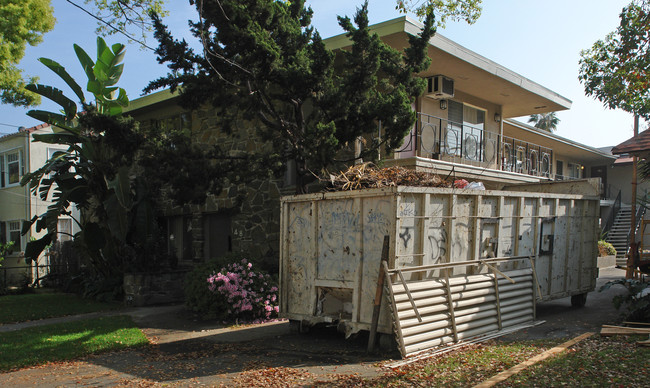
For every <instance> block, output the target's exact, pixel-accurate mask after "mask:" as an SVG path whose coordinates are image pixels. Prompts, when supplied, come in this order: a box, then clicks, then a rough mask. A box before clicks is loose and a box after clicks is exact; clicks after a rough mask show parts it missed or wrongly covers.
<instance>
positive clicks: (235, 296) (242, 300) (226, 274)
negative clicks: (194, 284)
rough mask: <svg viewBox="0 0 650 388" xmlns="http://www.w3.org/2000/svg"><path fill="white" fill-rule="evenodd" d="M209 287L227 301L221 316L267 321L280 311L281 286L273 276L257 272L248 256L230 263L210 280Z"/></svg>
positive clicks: (233, 318) (210, 277)
mask: <svg viewBox="0 0 650 388" xmlns="http://www.w3.org/2000/svg"><path fill="white" fill-rule="evenodd" d="M207 283H208V285H207V288H208V290H210V292H212V293H214V294H215V295H217V296H218V297H220V298H223V299H224V300H225V305H226V307H227V309H226V310H225V311H222V314H220V315H221V317H220V318H223V319H227V320H236V321H247V322H250V321H265V320H269V319H272V318H275V317H276V316H277V313H278V309H279V307H278V287H277V286H275V285H274V284H272V281H271V276H270V275H268V274H264V273H259V272H258V273H256V272H254V271H253V264H251V263H249V262H248V261H247V260H246V259H242V260H241V262H239V263H232V264H228V266H226V268H222V269H221V271H220V272H219V273H213V274H212V275H211V276H209V277H208V279H207Z"/></svg>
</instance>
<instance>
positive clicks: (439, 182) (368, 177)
mask: <svg viewBox="0 0 650 388" xmlns="http://www.w3.org/2000/svg"><path fill="white" fill-rule="evenodd" d="M321 181H323V182H325V181H327V183H328V184H329V187H328V189H329V190H331V191H348V190H360V189H371V188H373V189H375V188H381V187H391V186H426V187H451V183H450V182H448V181H446V180H444V179H442V178H440V176H438V175H435V174H432V173H428V172H423V171H415V170H410V169H406V168H404V167H386V168H377V167H376V166H374V165H373V164H372V163H364V164H359V165H356V166H351V167H350V168H348V169H347V171H341V172H340V173H339V174H338V175H333V174H329V179H326V178H325V179H323V178H321Z"/></svg>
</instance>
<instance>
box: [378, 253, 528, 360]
mask: <svg viewBox="0 0 650 388" xmlns="http://www.w3.org/2000/svg"><path fill="white" fill-rule="evenodd" d="M459 264H460V263H459ZM451 266H453V265H450V266H449V267H451ZM437 267H438V268H440V266H437ZM490 267H491V268H492V269H493V271H492V272H491V273H488V274H479V275H463V276H453V277H444V275H443V277H442V278H430V279H425V280H411V281H404V274H403V273H402V272H403V271H401V270H389V269H387V272H386V273H387V280H388V282H387V288H388V296H389V299H390V302H391V307H392V310H393V318H394V321H393V324H394V330H395V334H396V337H397V342H398V344H399V348H400V352H401V354H402V357H408V356H412V355H414V354H416V353H419V352H422V351H426V350H428V349H431V348H433V347H436V346H439V345H444V344H447V343H451V342H458V341H460V340H463V339H468V338H470V337H475V336H478V335H482V334H486V333H491V332H497V331H499V330H502V329H508V328H510V327H513V326H516V325H520V324H523V323H532V321H533V320H534V318H535V286H536V284H535V281H534V273H533V270H532V269H531V268H525V269H519V270H512V271H507V272H501V271H499V270H498V269H496V268H495V267H492V266H490ZM430 270H431V267H430V266H429V267H422V269H418V268H409V269H408V271H404V272H411V273H413V272H418V271H430ZM444 272H445V270H444V269H443V270H442V271H441V273H442V274H444ZM391 278H393V279H391Z"/></svg>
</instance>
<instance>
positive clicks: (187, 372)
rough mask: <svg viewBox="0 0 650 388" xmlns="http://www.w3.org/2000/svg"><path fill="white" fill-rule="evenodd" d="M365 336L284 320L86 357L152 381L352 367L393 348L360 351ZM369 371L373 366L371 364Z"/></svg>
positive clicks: (387, 355)
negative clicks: (298, 330) (304, 330)
mask: <svg viewBox="0 0 650 388" xmlns="http://www.w3.org/2000/svg"><path fill="white" fill-rule="evenodd" d="M366 346H367V337H366V336H363V335H360V336H358V337H357V338H353V339H349V340H346V339H345V338H344V336H343V335H342V334H340V333H337V332H336V330H334V329H328V328H323V329H319V330H314V331H312V332H310V333H308V334H292V333H289V330H288V322H286V323H280V324H276V325H265V326H254V327H247V328H242V329H237V330H233V331H229V332H225V333H220V334H216V335H211V336H206V337H201V338H200V339H198V338H197V339H189V340H180V341H175V342H168V343H164V344H161V345H152V346H150V347H147V348H145V349H142V350H140V351H134V352H126V353H120V354H106V355H102V356H98V357H93V358H92V359H91V360H89V361H90V362H92V363H94V364H96V365H101V366H103V367H105V368H109V369H111V370H114V371H118V372H121V373H126V374H129V375H131V376H135V377H137V378H141V379H147V380H151V381H155V382H160V383H164V382H170V381H176V380H186V379H194V378H200V377H206V376H214V378H216V379H218V378H219V376H221V377H224V376H223V375H226V374H231V373H241V372H245V371H253V370H261V369H266V368H279V367H286V368H312V367H316V368H315V369H320V367H323V368H325V367H337V368H343V369H344V368H346V367H353V366H354V365H357V364H360V363H367V364H373V363H375V362H378V361H384V360H386V359H389V358H390V357H399V354H398V353H396V352H395V353H391V352H387V353H383V354H368V353H366ZM372 369H373V370H374V368H372Z"/></svg>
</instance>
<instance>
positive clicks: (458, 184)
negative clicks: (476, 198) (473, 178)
mask: <svg viewBox="0 0 650 388" xmlns="http://www.w3.org/2000/svg"><path fill="white" fill-rule="evenodd" d="M467 185H469V182H468V181H466V180H465V179H457V180H455V181H454V187H455V188H457V189H464V188H465V187H467Z"/></svg>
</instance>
